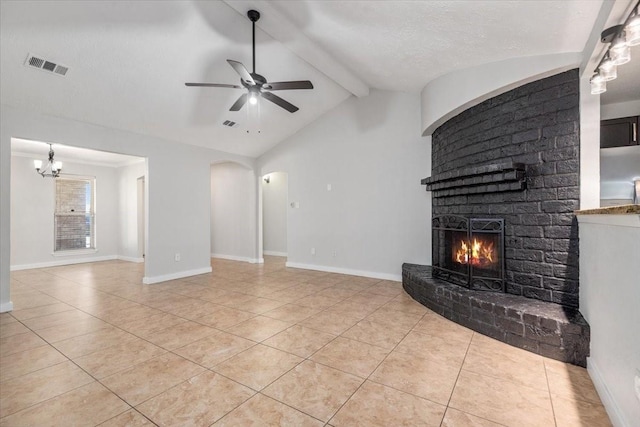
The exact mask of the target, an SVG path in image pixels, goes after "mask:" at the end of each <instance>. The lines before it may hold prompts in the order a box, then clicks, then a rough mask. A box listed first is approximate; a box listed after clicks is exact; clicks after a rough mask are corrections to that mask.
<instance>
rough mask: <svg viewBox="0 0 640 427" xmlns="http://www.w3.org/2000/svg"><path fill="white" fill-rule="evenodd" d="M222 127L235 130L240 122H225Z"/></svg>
mask: <svg viewBox="0 0 640 427" xmlns="http://www.w3.org/2000/svg"><path fill="white" fill-rule="evenodd" d="M222 125H223V126H227V127H230V128H234V127H237V126H238V122H234V121H232V120H225V121H224V122H222Z"/></svg>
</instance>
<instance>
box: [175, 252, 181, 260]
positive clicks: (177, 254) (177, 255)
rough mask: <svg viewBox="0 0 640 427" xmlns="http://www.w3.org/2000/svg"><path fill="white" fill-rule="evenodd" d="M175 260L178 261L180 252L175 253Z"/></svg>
mask: <svg viewBox="0 0 640 427" xmlns="http://www.w3.org/2000/svg"><path fill="white" fill-rule="evenodd" d="M174 259H175V261H176V262H180V254H179V253H176V256H175V257H174Z"/></svg>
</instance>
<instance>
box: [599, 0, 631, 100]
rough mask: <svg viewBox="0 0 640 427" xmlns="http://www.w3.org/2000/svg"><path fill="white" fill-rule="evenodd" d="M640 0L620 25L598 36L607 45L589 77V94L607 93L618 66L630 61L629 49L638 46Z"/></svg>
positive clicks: (616, 74)
mask: <svg viewBox="0 0 640 427" xmlns="http://www.w3.org/2000/svg"><path fill="white" fill-rule="evenodd" d="M639 9H640V0H639V1H638V3H637V4H636V6H635V7H634V8H633V11H632V12H631V13H630V14H629V16H628V17H627V19H626V21H625V23H624V24H622V25H616V26H613V27H610V28H607V29H606V30H604V31H603V32H602V34H601V35H600V40H601V41H602V43H609V44H610V46H609V47H608V48H607V51H606V52H605V55H604V57H603V58H602V60H600V63H599V64H598V66H597V67H596V69H595V71H594V75H593V77H591V80H590V82H591V93H592V94H593V95H597V94H600V93H604V92H606V91H607V82H610V81H612V80H615V78H616V77H618V69H617V67H618V66H619V65H623V64H626V63H627V62H629V61H631V48H630V46H636V45H638V44H640V14H639V13H638V10H639Z"/></svg>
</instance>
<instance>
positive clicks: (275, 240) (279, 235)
mask: <svg viewBox="0 0 640 427" xmlns="http://www.w3.org/2000/svg"><path fill="white" fill-rule="evenodd" d="M260 184H261V187H262V253H263V256H264V257H265V261H266V258H267V257H278V258H274V259H273V260H272V261H274V262H275V261H276V260H280V261H286V258H287V254H288V244H287V239H288V234H287V233H288V231H287V228H288V227H287V226H288V209H287V208H288V206H289V175H288V174H287V173H286V172H272V173H269V174H266V175H264V176H263V177H262V179H261V180H260Z"/></svg>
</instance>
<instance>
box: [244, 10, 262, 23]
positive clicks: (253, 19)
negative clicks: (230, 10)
mask: <svg viewBox="0 0 640 427" xmlns="http://www.w3.org/2000/svg"><path fill="white" fill-rule="evenodd" d="M247 16H248V17H249V19H250V20H251V22H256V21H257V20H258V19H260V12H258V11H257V10H253V9H251V10H250V11H248V12H247Z"/></svg>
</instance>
